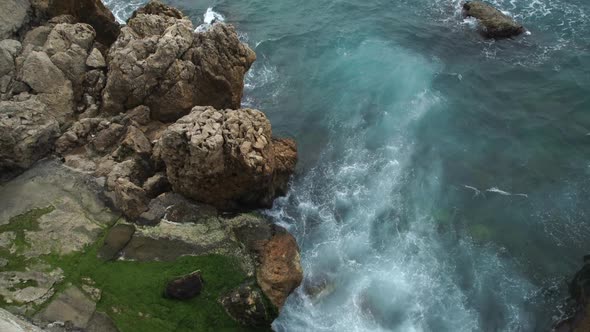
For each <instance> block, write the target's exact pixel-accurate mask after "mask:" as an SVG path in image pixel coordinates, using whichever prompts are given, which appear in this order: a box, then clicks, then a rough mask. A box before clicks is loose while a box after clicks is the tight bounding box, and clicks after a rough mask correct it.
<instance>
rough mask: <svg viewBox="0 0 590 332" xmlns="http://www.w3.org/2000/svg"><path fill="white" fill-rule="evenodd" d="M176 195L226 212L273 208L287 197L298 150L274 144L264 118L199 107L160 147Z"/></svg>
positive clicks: (252, 113)
mask: <svg viewBox="0 0 590 332" xmlns="http://www.w3.org/2000/svg"><path fill="white" fill-rule="evenodd" d="M157 149H158V151H159V153H160V157H161V158H162V160H163V161H164V164H165V165H166V173H167V175H168V180H169V181H170V184H171V185H172V188H173V189H174V191H176V192H178V193H181V194H183V195H185V196H187V197H190V198H192V199H194V200H196V201H199V202H204V203H208V204H211V205H214V206H216V207H217V208H220V209H223V210H232V209H237V208H240V207H269V206H271V204H272V201H273V199H274V198H275V197H276V196H277V195H278V194H281V193H283V192H284V191H285V189H286V185H287V180H288V175H287V174H291V173H292V172H293V168H292V167H293V166H294V165H295V162H296V150H295V144H294V143H292V142H290V141H280V142H279V143H275V141H273V139H272V132H271V126H270V122H269V121H268V119H267V118H266V116H264V114H263V113H262V112H259V111H256V110H251V109H241V110H223V111H219V110H216V109H214V108H212V107H200V106H199V107H195V108H193V110H192V111H191V113H190V114H188V115H186V116H184V117H183V118H181V119H179V120H178V121H177V122H176V123H174V124H172V125H170V126H169V127H168V128H167V129H166V131H165V132H164V133H163V134H162V137H161V138H160V140H159V142H158V147H157Z"/></svg>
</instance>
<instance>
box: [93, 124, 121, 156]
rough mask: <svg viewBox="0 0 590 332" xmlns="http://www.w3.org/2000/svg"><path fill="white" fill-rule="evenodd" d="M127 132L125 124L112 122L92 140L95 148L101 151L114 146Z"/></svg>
mask: <svg viewBox="0 0 590 332" xmlns="http://www.w3.org/2000/svg"><path fill="white" fill-rule="evenodd" d="M124 132H125V126H123V125H120V124H118V123H114V122H113V123H110V124H109V125H108V127H106V128H104V129H102V130H101V131H99V132H98V133H97V134H96V137H95V138H94V139H93V140H92V145H93V146H94V149H96V151H99V152H104V151H106V150H107V149H109V148H111V147H113V146H114V145H115V143H117V141H119V139H120V138H121V136H122V135H123V133H124Z"/></svg>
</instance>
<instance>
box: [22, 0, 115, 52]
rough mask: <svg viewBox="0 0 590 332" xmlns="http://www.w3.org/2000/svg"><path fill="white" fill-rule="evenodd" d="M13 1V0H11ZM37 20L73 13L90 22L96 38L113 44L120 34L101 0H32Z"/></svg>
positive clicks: (80, 20)
mask: <svg viewBox="0 0 590 332" xmlns="http://www.w3.org/2000/svg"><path fill="white" fill-rule="evenodd" d="M11 1H12V0H11ZM31 2H32V6H33V9H34V12H35V15H36V16H37V18H36V19H37V20H39V21H43V20H46V19H50V18H52V17H54V16H59V15H71V16H73V17H74V19H75V20H76V21H78V22H82V23H87V24H90V25H91V26H92V27H93V28H94V29H95V30H96V31H97V36H96V39H97V40H98V41H99V42H100V43H102V44H104V45H111V44H112V43H113V42H114V41H115V40H116V39H117V36H118V35H119V30H120V27H119V23H117V21H116V20H115V16H113V13H111V11H110V10H109V9H108V8H107V7H106V6H105V5H104V4H103V3H102V1H101V0H32V1H31Z"/></svg>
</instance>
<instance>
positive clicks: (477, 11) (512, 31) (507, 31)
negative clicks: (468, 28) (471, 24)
mask: <svg viewBox="0 0 590 332" xmlns="http://www.w3.org/2000/svg"><path fill="white" fill-rule="evenodd" d="M463 12H464V14H465V15H466V16H470V17H475V18H476V19H477V20H478V21H479V23H480V25H481V27H482V30H481V32H482V34H483V35H484V36H486V37H488V38H509V37H514V36H518V35H520V34H521V33H523V32H524V31H525V29H524V27H523V26H522V25H520V24H519V23H517V22H516V21H515V20H514V19H512V18H511V17H510V16H508V15H506V14H504V13H502V12H501V11H499V10H498V9H496V8H494V7H493V6H492V5H489V4H487V3H485V2H483V1H468V2H466V3H465V4H464V5H463Z"/></svg>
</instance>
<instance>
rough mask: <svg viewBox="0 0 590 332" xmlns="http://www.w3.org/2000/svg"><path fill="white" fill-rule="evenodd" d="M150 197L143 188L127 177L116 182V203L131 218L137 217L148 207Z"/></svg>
mask: <svg viewBox="0 0 590 332" xmlns="http://www.w3.org/2000/svg"><path fill="white" fill-rule="evenodd" d="M148 203H149V201H148V198H147V195H146V193H145V190H143V188H141V187H139V186H137V185H136V184H134V183H133V182H131V181H129V180H128V179H126V178H119V179H117V181H116V183H115V205H116V206H117V207H118V208H119V209H121V211H122V212H123V213H124V214H125V215H126V216H127V217H129V218H131V219H135V218H137V217H139V216H140V215H141V214H142V213H143V212H144V211H146V210H147V209H148Z"/></svg>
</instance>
